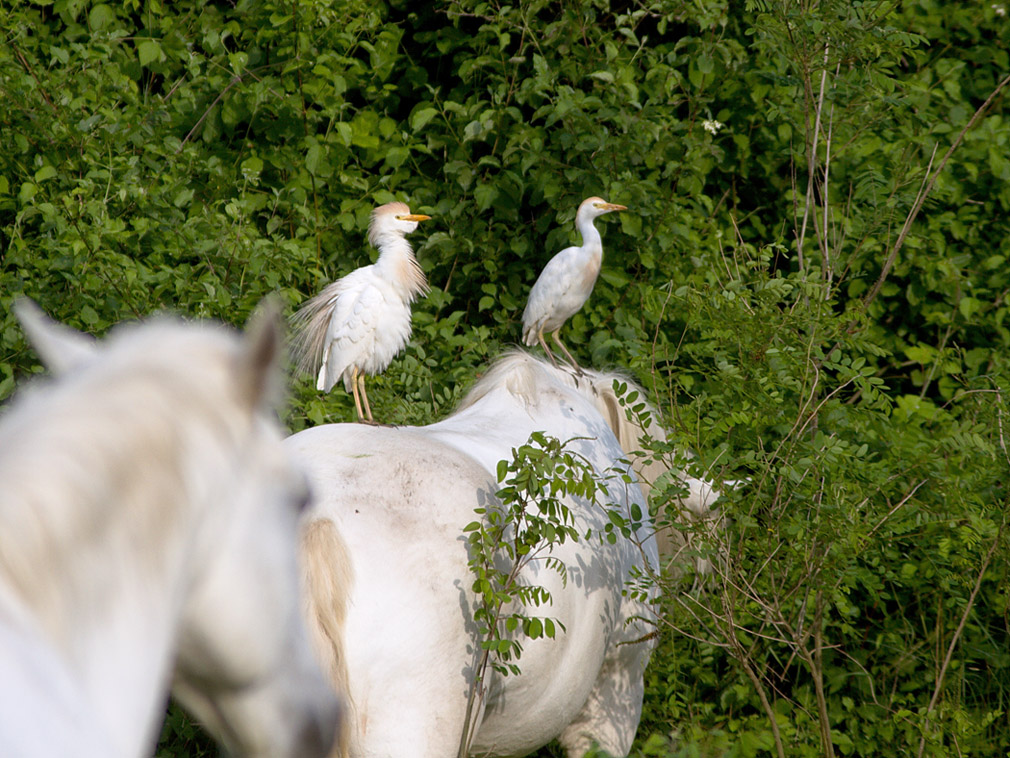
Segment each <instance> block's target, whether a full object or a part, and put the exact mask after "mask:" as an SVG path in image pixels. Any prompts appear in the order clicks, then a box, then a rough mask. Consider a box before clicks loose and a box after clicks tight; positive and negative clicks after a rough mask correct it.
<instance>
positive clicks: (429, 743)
mask: <svg viewBox="0 0 1010 758" xmlns="http://www.w3.org/2000/svg"><path fill="white" fill-rule="evenodd" d="M533 431H545V432H546V433H548V434H549V435H551V436H553V437H556V438H558V439H559V440H561V441H566V440H570V443H569V449H570V450H573V451H575V452H577V453H579V454H581V455H582V456H584V457H585V459H586V460H588V461H589V462H590V463H591V464H592V466H593V468H594V469H595V471H596V474H597V476H598V477H599V478H600V479H601V480H602V479H603V478H606V479H607V481H608V482H609V484H608V488H609V499H610V501H611V503H610V504H611V506H612V507H615V508H617V509H618V510H619V511H620V512H621V513H623V514H625V516H627V515H628V514H629V513H630V506H631V504H632V503H638V504H641V505H643V510H644V503H645V499H644V498H643V496H642V493H641V491H640V489H639V486H638V485H637V484H636V483H634V477H633V476H632V477H624V478H622V477H621V476H619V475H618V474H620V473H624V474H627V473H628V467H627V464H626V462H623V461H622V459H624V457H625V455H626V452H630V450H631V449H632V448H633V447H634V446H635V444H637V440H638V438H639V436H640V435H641V434H642V431H641V429H640V428H639V427H637V426H636V425H634V424H633V423H632V422H630V421H629V420H628V418H627V417H626V414H625V412H624V409H623V407H622V406H621V405H620V402H619V400H618V398H617V397H616V395H615V393H614V390H613V375H606V374H595V373H593V372H588V373H587V374H586V375H585V376H581V377H579V376H576V375H575V374H573V373H572V372H570V371H567V370H563V369H558V368H554V367H552V366H550V365H549V364H547V363H546V362H543V361H540V360H536V359H534V358H532V357H531V356H529V355H528V354H525V353H521V352H515V353H512V354H509V355H507V356H506V357H504V358H503V359H502V360H500V361H499V362H498V363H497V364H496V365H495V366H494V367H493V368H492V369H491V370H490V371H489V372H488V374H487V375H486V376H485V377H484V378H483V379H482V380H480V381H479V382H478V384H477V385H476V386H475V387H474V388H473V390H471V392H470V394H469V395H468V396H467V398H466V399H465V400H464V401H463V403H462V406H461V408H460V409H459V410H458V411H457V412H455V413H454V414H453V415H452V416H450V417H449V418H447V419H445V420H443V421H441V422H439V423H436V424H432V425H430V426H426V427H402V428H389V427H371V426H363V425H359V424H331V425H326V426H319V427H315V428H311V429H307V430H305V431H303V432H300V433H298V434H295V435H293V436H292V437H290V438H289V439H288V447H289V449H290V450H291V451H292V452H294V453H296V454H297V455H298V456H299V458H300V459H301V461H302V462H303V463H304V465H305V466H306V468H307V469H308V472H309V477H310V481H311V483H312V486H313V490H314V492H315V493H316V496H317V500H316V503H315V505H314V506H313V508H312V510H311V512H310V514H309V527H308V530H307V532H306V535H305V540H304V542H303V548H302V549H303V559H304V561H305V565H306V570H307V572H308V584H309V594H310V618H311V624H310V626H313V627H314V628H315V630H316V639H317V645H319V649H320V654H321V656H322V657H323V660H324V661H325V662H326V664H327V666H328V667H329V669H330V673H331V677H332V679H333V681H334V682H337V683H339V684H340V686H341V687H344V688H346V689H345V691H347V692H349V699H350V700H351V703H352V706H351V711H352V715H351V719H350V720H351V722H352V725H351V728H350V729H349V730H348V731H349V735H348V736H349V740H350V744H349V745H348V746H346V747H347V748H348V749H349V753H350V755H353V756H362V757H363V756H368V757H369V758H373V757H377V756H389V757H393V756H395V757H396V758H409V757H410V756H427V757H429V758H430V757H433V756H440V757H443V758H446V757H449V756H453V755H455V754H456V751H457V748H458V745H459V741H460V734H461V732H462V731H463V727H464V718H465V712H466V704H467V694H468V689H469V687H470V684H471V681H472V679H473V676H474V671H475V665H474V662H475V656H476V654H477V649H476V648H477V642H478V640H476V633H475V625H474V622H473V615H472V614H473V609H474V608H475V597H474V594H473V592H472V584H473V577H472V575H471V573H470V570H469V568H468V564H467V562H468V548H467V542H466V539H465V537H464V535H463V527H464V526H465V525H466V524H467V523H469V522H471V521H473V520H474V518H475V516H474V508H476V507H478V506H480V507H487V506H488V505H489V504H491V503H493V502H495V493H496V491H497V490H498V485H497V484H496V481H495V473H494V472H495V471H496V467H497V464H498V462H499V461H501V460H504V459H510V458H511V457H512V449H513V448H514V447H518V446H520V445H522V444H525V443H526V441H527V440H528V438H529V436H530V433H531V432H533ZM615 431H616V432H617V435H616V436H615ZM619 440H623V441H624V443H625V447H624V448H622V444H621V443H620V442H619ZM627 479H630V481H626V480H627ZM650 481H651V480H650ZM568 505H569V506H570V507H571V508H572V509H573V512H574V513H575V516H576V527H577V529H578V530H579V532H580V533H581V534H585V532H586V530H587V529H590V528H591V529H592V530H593V531H594V532H599V530H601V529H602V528H604V527H605V526H606V523H607V516H606V514H605V513H604V511H603V509H602V508H601V507H600V506H599V505H592V504H591V503H589V502H586V501H581V500H570V501H569V503H568ZM699 507H701V506H700V505H699ZM551 557H552V558H557V559H559V560H561V561H563V562H564V564H565V566H566V567H567V582H564V581H563V580H562V578H561V577H560V575H559V574H558V573H557V572H556V571H554V570H551V569H548V568H546V567H545V566H544V565H543V562H542V561H540V562H534V563H532V564H530V565H529V566H528V567H527V568H526V570H525V574H524V576H523V577H522V580H523V581H524V582H525V583H528V584H537V585H540V586H542V587H545V588H546V589H547V590H548V591H549V592H550V594H551V598H552V602H551V604H550V605H549V606H548V607H546V608H539V609H534V610H532V611H530V612H531V613H535V614H536V615H541V616H548V617H550V618H553V619H557V620H559V621H560V622H561V623H562V624H563V625H564V631H561V630H560V629H559V630H558V632H557V637H556V639H548V638H539V639H536V640H530V639H522V640H521V642H522V645H523V651H522V654H521V657H520V659H519V660H518V665H519V668H520V669H521V673H519V674H518V675H509V676H503V675H501V674H498V673H493V672H491V671H490V670H489V676H488V687H487V698H486V703H485V707H484V709H483V711H482V712H480V713H478V714H477V725H476V730H475V733H476V736H475V739H474V742H473V744H472V749H471V752H472V754H474V755H502V756H513V755H524V754H527V753H530V752H532V751H534V750H536V749H537V748H539V747H541V746H543V745H544V744H546V743H547V742H549V741H551V740H552V739H555V738H557V739H558V740H559V741H560V743H561V745H562V746H563V747H564V748H565V750H566V751H567V753H568V754H569V755H570V756H581V755H583V754H584V753H585V752H586V751H587V750H588V749H589V747H590V746H591V744H593V743H594V742H595V743H598V744H599V745H600V746H601V747H603V748H604V749H605V750H607V751H608V752H610V753H611V754H614V755H626V754H627V753H628V751H629V750H630V748H631V743H632V740H633V738H634V735H635V731H636V729H637V727H638V721H639V718H640V716H641V706H642V696H643V672H644V669H645V666H646V663H647V661H648V659H649V656H650V653H651V649H652V646H653V645H654V642H653V635H650V634H649V633H650V632H651V631H653V627H652V626H651V625H650V624H649V623H648V621H646V620H645V619H647V618H648V617H649V616H650V614H651V613H652V611H651V609H650V605H649V603H648V602H646V601H643V600H642V599H641V598H639V597H636V596H635V595H634V594H632V595H627V596H626V595H623V594H622V590H623V589H624V588H625V583H626V581H627V580H628V579H629V578H630V577H631V576H632V574H633V571H634V570H636V569H638V570H640V571H655V570H656V566H657V550H656V543H655V539H654V538H653V535H652V529H651V526H650V525H643V526H642V528H640V529H639V530H638V532H637V533H635V535H634V538H633V539H631V540H628V539H618V541H617V543H616V544H613V545H611V544H608V543H607V542H605V541H602V540H600V539H599V538H598V537H593V538H590V539H585V538H582V539H580V540H579V541H577V542H575V541H568V542H566V543H564V544H563V545H560V546H556V547H555V548H554V549H553V552H552V553H551ZM347 587H350V588H351V589H350V598H349V601H346V600H345V598H344V596H343V594H342V590H344V589H346V588H347Z"/></svg>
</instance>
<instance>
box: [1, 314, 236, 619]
mask: <svg viewBox="0 0 1010 758" xmlns="http://www.w3.org/2000/svg"><path fill="white" fill-rule="evenodd" d="M233 359H237V353H236V348H235V346H234V345H232V344H231V343H230V342H229V341H227V340H226V339H225V335H224V333H223V331H222V330H216V329H211V328H209V327H208V328H204V329H193V328H192V327H186V328H185V329H181V328H179V326H178V324H177V322H173V321H170V320H168V319H161V320H155V321H154V322H152V323H149V324H148V325H146V326H145V327H143V329H140V328H136V327H124V328H120V329H117V330H115V334H114V335H113V336H112V337H111V338H110V339H109V340H107V341H106V342H105V343H104V344H103V347H101V348H100V349H99V351H98V352H97V354H96V355H95V356H94V357H92V358H90V359H88V360H87V361H86V362H85V363H84V364H83V365H81V366H80V367H79V368H77V369H74V370H73V371H71V372H68V373H67V374H65V375H64V376H61V377H59V378H57V379H55V380H47V381H44V382H41V383H40V386H33V387H31V388H29V389H28V390H27V391H25V392H23V393H21V395H20V396H19V397H18V398H16V400H15V402H14V403H13V404H12V405H11V407H10V408H8V409H7V410H6V411H5V412H4V413H3V414H2V415H0V556H3V561H2V563H0V573H2V574H5V575H6V576H5V577H4V578H5V579H6V580H7V581H9V582H10V584H11V586H12V587H13V588H14V589H15V591H16V592H17V593H18V594H19V595H20V596H21V597H22V598H23V599H24V600H25V602H27V603H29V604H30V605H36V604H45V602H46V601H45V598H46V596H47V595H48V594H49V593H52V592H54V591H56V590H57V589H58V588H55V587H50V586H45V583H46V582H49V583H50V584H51V582H52V579H51V577H53V576H57V577H64V576H66V575H67V571H66V570H67V568H68V566H67V565H65V562H69V560H70V559H71V558H73V557H74V553H75V552H77V553H78V554H80V553H82V552H85V551H86V550H87V549H93V550H94V549H99V550H100V549H102V547H101V546H100V545H99V546H98V547H97V548H95V547H89V546H91V545H92V544H93V543H95V542H96V541H97V542H98V543H100V542H101V540H100V539H98V540H96V538H95V535H101V534H103V529H104V528H105V526H106V525H107V524H108V523H110V521H111V520H112V519H113V518H115V519H116V520H117V521H119V520H121V521H123V522H124V525H125V528H126V529H127V530H128V533H127V538H128V539H130V540H131V541H136V542H137V543H139V544H140V545H142V546H143V545H148V544H149V545H151V546H152V547H151V550H152V551H153V550H154V546H155V545H157V544H159V540H158V539H155V538H154V537H155V536H156V535H157V534H159V533H160V532H161V530H163V529H165V528H166V526H167V525H170V524H171V523H173V520H174V519H175V518H177V517H178V513H177V512H176V511H177V509H178V508H179V507H180V505H181V504H182V503H185V502H188V501H190V500H192V499H195V498H187V497H180V496H179V493H180V490H181V491H183V492H187V493H190V494H192V495H194V496H196V495H200V494H204V493H201V492H198V491H195V490H198V489H199V488H201V487H206V485H205V484H203V481H202V478H201V477H197V476H195V475H193V474H192V473H191V472H190V471H189V470H188V469H189V468H192V466H190V467H188V468H187V466H186V461H185V460H183V457H182V453H181V452H180V450H181V449H183V447H184V445H183V444H182V442H183V440H184V441H185V446H186V447H188V446H190V445H192V446H194V449H195V450H196V451H197V453H198V454H199V455H200V456H202V457H204V458H205V459H206V463H205V465H207V466H213V465H215V463H217V464H227V463H228V462H227V461H223V460H219V458H215V454H217V455H218V456H220V453H216V451H218V450H222V449H223V448H222V443H223V441H224V440H225V439H230V440H232V441H233V442H234V443H235V444H238V441H240V440H242V439H243V438H244V437H245V436H246V435H247V434H248V433H249V423H250V416H249V414H248V413H246V414H241V413H239V412H238V404H237V401H234V400H232V401H229V400H228V398H229V397H233V396H234V394H235V393H230V392H228V387H227V383H228V382H229V381H232V379H231V377H232V376H233V372H232V371H230V370H229V369H230V368H231V364H232V363H234V360H233ZM200 500H202V501H206V500H207V497H206V496H204V497H203V498H200ZM149 537H151V539H149V540H148V538H149ZM111 547H112V546H109V549H111ZM150 558H151V559H152V560H157V556H156V555H151V556H150ZM43 567H45V568H43ZM50 569H52V570H50ZM54 572H55V573H54ZM68 581H73V577H72V576H71V577H69V579H68Z"/></svg>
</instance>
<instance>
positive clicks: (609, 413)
mask: <svg viewBox="0 0 1010 758" xmlns="http://www.w3.org/2000/svg"><path fill="white" fill-rule="evenodd" d="M615 380H617V381H618V382H620V383H621V384H624V385H626V386H627V393H626V394H627V395H630V394H631V393H633V392H637V393H638V397H637V398H636V400H635V401H634V404H635V405H637V404H638V403H639V402H641V403H644V404H645V407H644V410H643V413H641V414H635V413H632V412H630V411H629V410H627V409H626V408H625V407H624V405H623V403H622V398H621V396H620V395H618V393H617V391H616V390H615V389H614V382H615ZM559 384H560V385H561V386H563V387H567V388H570V389H574V390H576V391H577V392H579V393H581V394H582V395H583V397H585V398H586V399H588V400H589V401H590V402H592V403H593V404H594V405H595V407H596V410H597V411H598V412H599V414H600V415H601V416H603V418H604V419H605V420H606V421H607V424H608V425H609V426H610V429H611V431H612V432H613V433H614V436H615V437H616V438H617V441H618V442H619V443H620V445H621V449H622V450H623V451H624V452H625V454H626V455H627V456H628V459H629V462H630V463H631V465H632V468H633V469H634V471H635V474H636V475H637V476H638V483H639V486H640V487H641V489H642V494H643V496H644V497H645V498H646V500H648V498H649V493H650V491H651V490H652V488H653V486H654V485H655V484H656V482H657V481H658V480H659V478H660V477H661V476H671V475H672V476H676V477H677V478H678V479H679V480H680V481H681V483H682V485H683V486H686V487H687V492H686V495H685V496H684V497H683V498H681V499H680V502H679V508H682V509H685V510H686V512H687V515H688V517H689V519H691V520H700V521H709V522H710V523H712V521H713V520H715V521H718V512H717V511H716V510H715V509H714V507H713V504H714V502H715V500H716V499H717V498H718V493H717V492H715V490H713V489H712V487H711V485H710V484H709V483H708V482H706V481H703V480H701V479H695V478H693V477H690V476H686V475H685V474H683V473H682V472H680V471H678V470H676V469H674V468H672V463H671V461H670V460H669V459H668V456H662V457H657V456H655V455H651V454H650V453H649V450H648V447H649V442H648V440H649V438H651V439H652V440H655V441H657V442H660V443H665V442H666V440H667V436H666V431H665V430H664V429H663V426H662V424H660V422H659V416H658V414H657V412H656V409H655V408H654V407H653V406H652V405H651V404H650V403H649V402H648V400H647V399H646V398H647V393H646V392H645V390H644V389H643V388H642V387H641V386H640V385H638V384H637V383H636V382H635V381H634V380H632V379H631V378H630V377H628V376H627V375H625V374H623V373H621V372H619V371H593V370H590V369H584V370H583V374H582V375H581V376H580V375H579V374H577V373H576V372H575V371H574V370H572V369H569V368H567V367H566V368H559V367H555V366H554V365H552V364H550V363H548V362H547V361H545V360H541V359H539V358H536V357H534V356H533V355H531V354H530V353H528V352H526V351H525V350H522V349H519V348H516V349H513V350H509V351H508V352H506V353H505V354H504V355H502V356H501V357H500V358H499V359H498V360H496V361H495V362H494V364H492V366H491V367H490V368H489V369H488V371H487V373H485V374H484V376H483V377H481V378H480V379H479V380H478V381H477V382H476V384H474V386H473V387H472V388H471V389H470V391H469V392H468V393H467V395H466V396H465V397H464V398H463V401H462V402H461V403H460V405H459V408H458V409H457V411H456V412H457V413H458V412H459V411H462V410H465V409H466V408H469V407H470V406H472V405H474V404H475V403H477V402H479V401H480V400H481V399H482V398H483V397H485V396H486V395H487V394H488V393H490V392H492V391H493V390H495V389H497V388H499V387H504V388H505V389H507V390H508V391H509V392H510V393H512V394H513V395H514V396H516V397H517V398H519V399H520V400H521V401H522V402H523V403H524V404H526V405H527V406H534V405H536V403H537V402H539V401H540V400H541V399H542V398H543V397H544V393H546V392H550V389H551V388H552V387H556V386H557V385H559ZM640 419H641V420H642V421H641V422H640ZM674 518H676V516H674ZM656 537H657V540H658V542H659V551H660V555H663V556H666V557H667V558H668V559H669V558H671V557H674V558H675V557H676V556H677V555H678V554H679V552H680V551H681V550H683V549H684V547H685V545H686V541H685V538H684V536H683V535H681V534H680V533H679V532H678V531H676V530H674V529H670V528H661V529H660V530H659V531H658V532H657V534H656ZM698 566H699V569H700V570H703V571H704V570H707V569H706V568H705V566H706V562H705V561H699V562H698Z"/></svg>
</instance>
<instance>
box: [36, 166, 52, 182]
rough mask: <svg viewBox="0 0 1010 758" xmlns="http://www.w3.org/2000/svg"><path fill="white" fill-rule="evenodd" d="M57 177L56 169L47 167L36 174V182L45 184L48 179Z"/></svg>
mask: <svg viewBox="0 0 1010 758" xmlns="http://www.w3.org/2000/svg"><path fill="white" fill-rule="evenodd" d="M54 176H56V169H55V168H54V167H53V166H50V165H45V166H43V167H42V168H40V169H39V170H38V171H36V172H35V181H36V182H44V181H45V180H46V179H52V178H53V177H54Z"/></svg>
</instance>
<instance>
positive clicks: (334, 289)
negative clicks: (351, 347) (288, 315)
mask: <svg viewBox="0 0 1010 758" xmlns="http://www.w3.org/2000/svg"><path fill="white" fill-rule="evenodd" d="M341 285H342V280H338V281H336V282H333V283H332V284H329V285H327V286H326V287H325V288H324V289H323V291H322V292H320V293H319V294H318V295H316V296H315V297H313V298H312V299H311V300H308V301H307V302H306V303H305V304H304V305H303V306H302V307H301V308H299V309H298V311H297V312H296V313H295V315H294V316H293V317H292V319H291V325H292V338H291V355H292V358H293V360H294V361H295V364H296V366H297V369H298V372H299V373H303V374H315V373H316V372H317V371H319V367H320V365H321V364H322V362H323V354H324V352H325V350H326V332H327V330H328V329H329V327H330V319H331V318H332V316H333V310H334V309H335V308H336V307H337V297H338V296H339V295H340V293H341V292H342V291H343V287H342V286H341Z"/></svg>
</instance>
